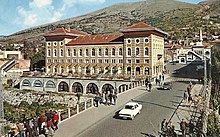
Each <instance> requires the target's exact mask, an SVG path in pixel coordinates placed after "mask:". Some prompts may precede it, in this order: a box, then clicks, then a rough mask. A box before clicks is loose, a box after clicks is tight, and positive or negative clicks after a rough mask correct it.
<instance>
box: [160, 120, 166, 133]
mask: <svg viewBox="0 0 220 137" xmlns="http://www.w3.org/2000/svg"><path fill="white" fill-rule="evenodd" d="M165 123H166V119H163V121H162V122H161V126H160V129H161V132H162V133H163V132H164V131H165Z"/></svg>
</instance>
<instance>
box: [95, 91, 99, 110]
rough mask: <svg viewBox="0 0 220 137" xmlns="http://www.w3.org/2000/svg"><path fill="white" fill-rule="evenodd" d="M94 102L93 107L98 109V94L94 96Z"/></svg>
mask: <svg viewBox="0 0 220 137" xmlns="http://www.w3.org/2000/svg"><path fill="white" fill-rule="evenodd" d="M94 102H95V106H96V107H98V106H99V96H98V93H97V94H96V95H95V98H94Z"/></svg>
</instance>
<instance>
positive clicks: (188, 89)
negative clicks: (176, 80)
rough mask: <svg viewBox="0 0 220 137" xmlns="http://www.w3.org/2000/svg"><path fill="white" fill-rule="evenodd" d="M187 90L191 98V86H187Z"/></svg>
mask: <svg viewBox="0 0 220 137" xmlns="http://www.w3.org/2000/svg"><path fill="white" fill-rule="evenodd" d="M186 90H187V93H188V95H189V96H191V93H190V92H191V89H190V87H189V86H187V88H186Z"/></svg>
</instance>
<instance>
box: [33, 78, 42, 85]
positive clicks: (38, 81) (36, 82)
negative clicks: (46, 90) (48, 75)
mask: <svg viewBox="0 0 220 137" xmlns="http://www.w3.org/2000/svg"><path fill="white" fill-rule="evenodd" d="M33 87H43V83H42V82H41V81H40V80H35V81H34V84H33Z"/></svg>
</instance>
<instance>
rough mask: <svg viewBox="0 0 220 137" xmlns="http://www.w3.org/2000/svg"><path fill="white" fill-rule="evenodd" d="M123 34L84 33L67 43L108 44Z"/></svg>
mask: <svg viewBox="0 0 220 137" xmlns="http://www.w3.org/2000/svg"><path fill="white" fill-rule="evenodd" d="M122 36H123V34H98V35H84V36H79V37H77V38H75V39H73V40H71V41H70V42H68V43H67V45H89V44H108V43H114V42H113V41H114V40H116V39H118V38H120V37H122ZM119 42H121V43H123V40H122V41H116V43H119Z"/></svg>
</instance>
